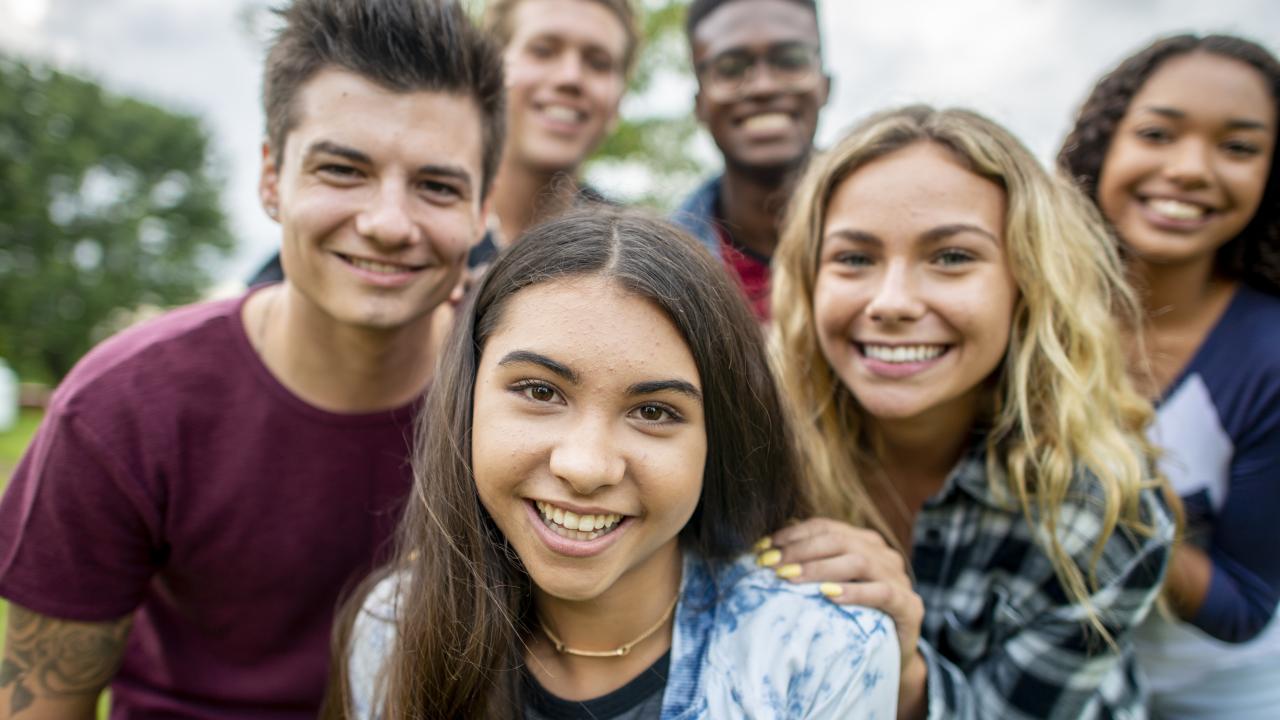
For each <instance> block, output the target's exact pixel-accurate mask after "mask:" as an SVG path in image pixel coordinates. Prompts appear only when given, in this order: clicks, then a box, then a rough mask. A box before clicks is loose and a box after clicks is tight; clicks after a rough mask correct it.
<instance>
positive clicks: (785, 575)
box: [775, 563, 800, 580]
mask: <svg viewBox="0 0 1280 720" xmlns="http://www.w3.org/2000/svg"><path fill="white" fill-rule="evenodd" d="M775 572H777V573H778V577H780V578H782V579H783V580H787V579H790V578H793V577H795V576H797V575H799V574H800V566H799V565H797V564H796V563H787V564H786V565H783V566H782V567H780V568H778V569H777V570H776V571H775Z"/></svg>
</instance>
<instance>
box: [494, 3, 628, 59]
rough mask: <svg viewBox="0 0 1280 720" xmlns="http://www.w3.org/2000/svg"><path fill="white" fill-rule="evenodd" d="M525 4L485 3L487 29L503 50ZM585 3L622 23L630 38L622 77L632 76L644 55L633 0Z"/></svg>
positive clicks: (625, 49) (509, 40) (513, 32)
mask: <svg viewBox="0 0 1280 720" xmlns="http://www.w3.org/2000/svg"><path fill="white" fill-rule="evenodd" d="M525 1H526V0H488V2H486V3H485V7H484V21H483V24H484V29H485V30H486V31H487V32H489V33H490V34H491V35H493V37H494V38H496V39H497V41H498V44H500V45H501V46H502V47H503V48H506V47H507V44H508V43H510V42H511V36H512V35H514V34H515V28H514V27H513V26H512V17H513V16H514V15H515V11H516V6H518V5H519V4H520V3H522V2H525ZM585 2H593V3H595V4H597V5H602V6H603V7H604V8H605V9H607V10H608V11H609V12H611V13H613V15H614V17H616V18H618V22H620V23H622V32H623V34H624V35H626V38H627V44H626V46H625V47H624V48H623V51H622V74H623V77H630V75H631V70H632V68H634V67H635V62H636V57H637V56H639V54H640V52H639V50H640V32H641V31H640V19H639V17H638V16H637V15H636V11H635V8H633V7H632V5H631V2H632V0H585Z"/></svg>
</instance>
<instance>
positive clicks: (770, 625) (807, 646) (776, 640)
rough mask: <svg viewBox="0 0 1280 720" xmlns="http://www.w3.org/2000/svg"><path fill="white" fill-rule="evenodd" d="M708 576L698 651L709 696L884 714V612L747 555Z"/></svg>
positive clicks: (889, 663)
mask: <svg viewBox="0 0 1280 720" xmlns="http://www.w3.org/2000/svg"><path fill="white" fill-rule="evenodd" d="M716 575H717V580H718V581H719V582H718V584H719V593H718V599H717V602H716V609H715V613H714V626H713V628H712V630H711V640H710V646H709V647H708V648H707V655H706V658H707V663H708V665H709V667H708V672H709V677H708V682H707V687H708V692H709V694H710V696H711V698H715V697H717V696H719V697H724V696H728V697H731V698H733V699H734V702H735V703H737V704H740V705H741V706H742V707H744V708H752V707H754V708H771V709H773V710H774V711H775V712H776V713H777V716H779V717H828V716H830V717H843V716H845V715H844V713H850V712H852V713H853V714H856V715H859V716H867V715H866V714H865V711H867V710H868V709H872V710H875V711H876V712H879V716H881V717H892V715H893V712H892V711H893V700H892V699H889V698H890V696H891V697H892V698H896V696H897V686H898V669H899V662H900V660H899V651H898V640H897V634H896V633H895V630H894V627H893V621H892V620H891V619H890V618H889V617H888V616H887V615H885V614H884V613H881V612H880V611H878V610H873V609H870V608H865V607H860V606H842V605H836V604H834V603H832V602H830V601H828V600H827V599H826V598H824V597H822V596H821V594H820V593H819V592H818V588H817V585H816V584H800V585H797V584H792V583H789V582H786V581H784V580H780V579H778V578H777V576H776V575H775V574H774V573H772V572H770V571H768V570H761V569H758V568H756V567H755V563H754V559H753V558H752V557H750V556H744V557H743V558H740V559H739V560H737V561H736V562H734V563H732V564H730V565H728V566H725V567H723V568H721V569H719V571H718V572H717V573H716ZM824 709H825V710H824ZM828 712H833V713H835V714H834V715H828V714H827V713H828ZM871 715H872V716H874V715H875V712H873V713H871Z"/></svg>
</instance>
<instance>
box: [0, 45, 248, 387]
mask: <svg viewBox="0 0 1280 720" xmlns="http://www.w3.org/2000/svg"><path fill="white" fill-rule="evenodd" d="M220 184H221V181H220V179H219V178H218V177H217V176H216V173H214V172H213V171H212V170H211V163H210V140H209V137H208V136H207V134H206V132H205V130H204V129H203V128H202V127H201V124H200V122H199V121H198V120H197V119H196V118H195V117H192V116H189V115H184V114H180V113H174V112H171V111H168V110H165V109H162V108H159V107H156V106H154V105H150V104H147V103H143V102H139V101H137V100H133V99H130V98H126V97H120V96H118V95H113V94H111V93H108V92H106V91H104V90H103V89H102V88H101V87H99V86H98V85H96V84H95V83H93V82H89V81H87V80H84V79H80V78H77V77H74V76H72V75H68V74H65V73H61V72H56V71H53V70H50V69H48V68H45V67H43V66H39V65H32V64H27V63H24V62H19V61H16V60H13V59H8V58H5V57H3V56H0V356H3V357H6V358H8V360H9V362H10V363H11V364H12V365H13V366H14V367H15V369H16V370H17V371H18V373H19V375H21V376H23V377H24V378H27V379H33V380H35V379H38V380H44V381H47V382H56V381H57V380H59V379H60V378H61V377H62V376H63V375H65V374H66V372H67V371H68V370H69V369H70V368H71V366H72V365H73V364H74V363H75V362H76V361H77V360H78V359H79V358H80V356H81V355H83V354H84V353H85V352H86V351H87V350H88V349H89V348H90V347H91V346H92V345H93V343H94V342H96V341H98V340H100V339H101V338H102V336H104V335H105V334H107V333H108V332H110V331H111V330H114V329H116V328H115V327H114V325H115V324H117V323H118V321H117V320H116V319H115V318H117V317H118V316H119V314H120V313H121V312H122V311H131V310H133V309H135V308H138V307H139V306H146V305H152V306H171V305H175V304H180V303H186V302H190V301H192V300H194V299H196V298H197V297H198V295H199V293H200V292H201V291H202V290H204V289H205V288H207V286H208V285H209V279H210V278H209V272H210V271H212V270H216V265H217V262H218V261H219V260H221V258H222V257H223V256H225V255H226V253H227V252H228V251H230V249H231V247H232V238H231V235H230V233H229V232H228V230H227V224H226V218H225V216H224V214H223V211H222V208H221V204H220V200H219V191H220Z"/></svg>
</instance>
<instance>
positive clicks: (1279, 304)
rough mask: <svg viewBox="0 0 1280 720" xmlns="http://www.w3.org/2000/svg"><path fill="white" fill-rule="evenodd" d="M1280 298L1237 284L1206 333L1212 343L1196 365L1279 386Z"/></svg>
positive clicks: (1221, 373)
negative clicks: (1218, 317)
mask: <svg viewBox="0 0 1280 720" xmlns="http://www.w3.org/2000/svg"><path fill="white" fill-rule="evenodd" d="M1277 328H1280V298H1277V297H1274V296H1271V295H1268V294H1266V293H1263V292H1260V291H1258V290H1255V289H1253V288H1251V287H1249V286H1247V285H1241V286H1240V288H1239V289H1238V290H1237V291H1236V296H1235V297H1234V298H1233V299H1232V301H1231V304H1230V305H1229V306H1228V307H1227V310H1226V312H1225V313H1224V314H1223V316H1222V318H1221V319H1220V320H1219V324H1218V326H1217V327H1216V328H1214V331H1213V332H1212V334H1211V335H1210V341H1211V342H1212V343H1214V345H1215V346H1216V347H1213V348H1209V350H1210V351H1211V352H1208V353H1204V355H1205V357H1204V358H1202V360H1205V362H1204V363H1203V364H1202V363H1197V364H1200V365H1202V367H1200V368H1198V369H1199V370H1201V371H1206V372H1208V373H1209V374H1214V375H1222V376H1224V377H1236V378H1240V377H1241V372H1242V371H1243V372H1244V373H1245V374H1244V376H1243V377H1246V378H1265V382H1267V383H1268V384H1269V385H1270V386H1271V387H1272V388H1273V389H1274V388H1275V387H1276V386H1280V332H1278V331H1277Z"/></svg>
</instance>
